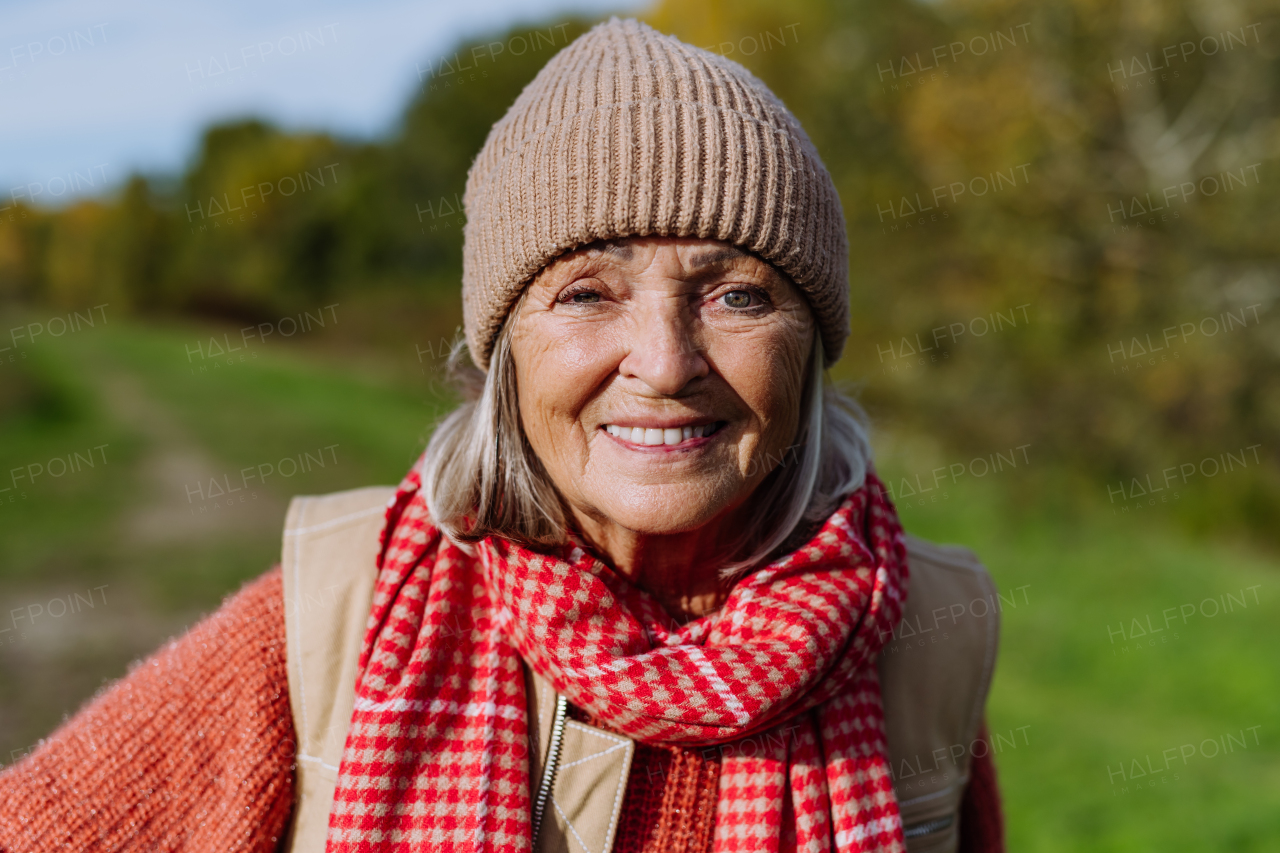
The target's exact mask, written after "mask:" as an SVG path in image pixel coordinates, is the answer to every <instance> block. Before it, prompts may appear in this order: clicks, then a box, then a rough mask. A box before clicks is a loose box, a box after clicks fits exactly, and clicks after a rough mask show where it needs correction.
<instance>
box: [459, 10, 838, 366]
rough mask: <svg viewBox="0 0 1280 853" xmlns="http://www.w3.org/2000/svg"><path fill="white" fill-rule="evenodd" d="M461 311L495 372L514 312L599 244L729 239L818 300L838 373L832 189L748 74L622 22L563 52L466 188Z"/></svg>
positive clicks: (514, 109) (796, 131) (796, 129)
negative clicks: (537, 278) (542, 283)
mask: <svg viewBox="0 0 1280 853" xmlns="http://www.w3.org/2000/svg"><path fill="white" fill-rule="evenodd" d="M463 202H464V204H465V206H466V214H467V224H466V230H465V232H464V234H465V238H464V245H463V253H462V304H463V317H464V320H465V324H466V333H467V344H468V346H469V347H470V350H471V357H472V358H473V359H474V360H475V362H476V364H477V365H479V366H480V367H481V368H485V369H487V367H488V363H489V355H490V353H492V351H493V345H494V341H495V340H496V338H497V336H498V331H499V330H500V329H501V328H502V323H503V321H504V320H505V319H506V316H507V313H508V312H509V311H510V309H511V306H512V303H514V302H515V300H516V298H517V297H518V296H519V295H520V291H521V290H522V289H523V288H524V285H525V284H527V283H528V281H529V280H530V279H531V278H532V277H533V276H534V275H535V274H536V273H537V272H538V271H539V270H540V269H541V268H542V267H543V266H545V265H546V264H547V263H548V262H549V261H550V260H551V259H552V258H554V257H555V256H557V255H559V254H561V253H563V252H567V251H570V250H572V249H575V248H577V247H579V246H582V245H585V244H587V243H590V242H593V241H595V240H607V239H611V238H615V237H630V236H649V235H662V236H672V237H701V238H710V239H716V240H722V241H724V242H726V243H730V244H732V245H735V246H738V247H740V248H743V249H746V250H747V251H750V252H753V253H755V254H756V255H758V256H760V257H761V258H764V259H765V260H767V261H769V262H770V263H772V264H773V265H774V266H776V267H778V268H779V269H780V270H782V271H783V272H785V273H787V274H788V275H789V276H790V277H791V279H792V280H793V281H794V282H795V283H796V284H797V285H798V286H799V287H800V288H801V290H802V291H803V292H804V293H805V294H806V295H807V297H808V299H809V304H810V306H811V307H812V309H813V312H814V315H815V317H816V318H817V322H818V327H819V330H820V332H821V334H822V343H823V349H824V352H825V355H826V363H827V364H832V363H834V362H835V361H836V359H838V358H839V357H840V351H841V350H842V349H843V347H844V341H845V338H846V336H847V335H848V333H849V316H848V314H849V293H848V263H849V259H848V242H847V238H846V236H845V230H844V215H843V213H842V212H841V209H840V198H839V196H838V195H837V194H836V188H835V184H834V183H832V180H831V176H830V175H829V174H828V173H827V170H826V168H825V167H824V166H823V165H822V161H821V160H820V159H819V158H818V152H817V150H816V149H815V148H814V147H813V143H811V142H810V141H809V138H808V136H806V135H805V132H804V131H803V130H802V129H801V127H800V124H799V122H797V121H796V119H795V116H793V115H791V113H790V112H788V111H787V108H786V107H785V106H783V104H782V102H781V101H779V100H778V98H777V97H776V96H775V95H774V94H773V93H772V92H770V91H769V89H768V88H767V87H766V86H765V85H764V83H762V82H761V81H760V80H758V79H756V77H755V76H753V75H752V74H751V72H749V71H747V69H745V68H743V67H742V66H741V65H739V64H738V63H736V62H733V61H731V60H729V59H725V58H724V57H722V56H717V55H716V54H713V53H708V52H707V51H705V50H701V49H699V48H696V47H692V46H690V45H687V44H685V43H683V42H681V41H679V40H678V39H676V38H674V37H672V36H666V35H663V34H661V33H659V32H657V31H656V30H654V29H652V28H651V27H649V26H646V25H645V24H642V23H640V22H639V21H634V20H625V21H623V20H618V19H617V18H613V19H611V20H609V21H608V22H606V23H603V24H600V25H598V26H597V27H595V28H594V29H592V30H591V31H590V32H588V33H585V34H584V35H582V36H581V37H580V38H578V39H577V40H576V41H574V42H573V43H572V44H570V45H568V46H567V47H565V49H564V50H562V51H560V53H558V54H556V56H555V57H553V58H552V59H551V61H550V62H548V63H547V65H546V67H544V68H543V69H542V71H540V72H539V73H538V76H537V77H535V78H534V80H533V82H532V83H530V84H529V85H528V86H527V87H526V88H525V90H524V91H523V92H522V93H521V94H520V96H519V97H518V98H516V101H515V103H514V104H512V106H511V109H509V110H508V111H507V114H506V115H505V116H503V117H502V119H501V120H500V121H499V122H498V123H497V124H495V125H494V126H493V130H491V131H490V132H489V138H488V139H487V140H486V141H485V144H484V148H482V149H481V151H480V154H479V156H477V157H476V161H475V163H474V164H473V165H472V167H471V172H470V174H469V175H468V176H467V190H466V196H465V198H464V200H463Z"/></svg>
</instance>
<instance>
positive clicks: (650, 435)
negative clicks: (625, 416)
mask: <svg viewBox="0 0 1280 853" xmlns="http://www.w3.org/2000/svg"><path fill="white" fill-rule="evenodd" d="M715 427H716V425H715V424H701V425H700V426H695V427H668V428H666V429H650V428H646V427H626V426H618V425H617V424H605V425H604V428H605V431H606V432H608V433H609V435H612V436H616V437H618V438H621V439H622V440H623V441H630V442H631V443H633V444H643V445H646V446H650V447H652V446H656V445H660V444H665V445H672V444H680V443H681V442H683V441H688V440H689V439H691V438H703V437H704V436H707V435H710V434H711V433H712V432H713V431H714V430H715Z"/></svg>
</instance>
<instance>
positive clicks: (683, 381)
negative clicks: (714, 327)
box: [618, 297, 711, 397]
mask: <svg viewBox="0 0 1280 853" xmlns="http://www.w3.org/2000/svg"><path fill="white" fill-rule="evenodd" d="M631 319H632V322H631V323H629V324H628V325H629V326H630V340H629V341H627V346H628V351H627V356H626V358H624V359H623V360H622V362H621V363H620V364H619V365H618V373H619V374H620V375H621V376H622V377H623V378H624V379H628V380H636V381H639V382H640V383H643V384H644V385H647V386H648V387H649V389H651V392H652V393H654V394H660V395H662V396H664V397H674V396H676V395H677V394H679V393H680V392H681V391H682V390H684V389H685V387H686V386H688V385H689V383H690V382H693V381H695V380H697V379H700V378H702V377H704V376H706V375H707V374H708V373H710V372H711V365H710V364H709V363H708V362H707V360H706V358H705V357H704V355H703V352H702V348H701V346H700V345H699V340H698V338H699V336H698V334H697V331H698V330H697V327H696V325H695V320H694V318H693V317H692V316H691V312H689V311H688V310H687V309H686V307H685V306H684V305H683V304H682V300H681V299H679V298H675V297H666V298H663V299H661V300H660V301H659V302H658V304H651V305H649V306H646V307H645V308H644V309H642V310H640V311H636V312H634V313H633V314H632V318H631Z"/></svg>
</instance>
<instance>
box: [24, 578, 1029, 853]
mask: <svg viewBox="0 0 1280 853" xmlns="http://www.w3.org/2000/svg"><path fill="white" fill-rule="evenodd" d="M283 598H284V595H283V587H282V582H281V575H280V569H279V567H277V568H274V569H272V570H271V571H270V572H268V573H267V574H265V575H263V576H262V577H261V578H258V579H257V580H255V581H253V582H252V583H250V584H248V585H247V586H245V588H244V589H242V590H241V591H240V592H239V593H237V594H235V595H234V596H232V597H231V598H229V599H228V600H227V601H226V603H225V604H224V605H223V606H222V608H221V609H219V610H218V611H217V612H216V613H214V614H213V615H212V616H210V617H209V618H208V619H205V620H204V621H203V622H201V623H200V624H198V625H197V626H196V627H194V628H192V629H191V630H190V631H189V632H188V633H187V634H186V635H184V636H183V637H181V638H180V639H178V640H174V641H171V642H170V643H169V644H168V645H166V646H165V647H164V648H162V649H161V650H160V651H158V652H156V654H154V655H152V656H151V657H150V658H148V659H147V660H145V661H143V662H142V663H141V664H140V665H138V666H137V667H136V668H134V669H133V670H132V671H131V672H130V673H129V674H128V675H126V676H125V677H124V678H122V679H121V680H120V681H118V682H117V683H116V684H115V685H113V686H112V687H111V688H109V689H108V690H106V691H105V692H103V693H101V694H100V695H98V696H97V697H95V698H94V699H93V700H92V701H90V703H89V704H88V705H86V706H85V707H84V708H83V709H82V710H81V711H80V712H79V713H78V714H77V715H76V716H75V718H74V719H72V720H71V721H70V722H68V723H66V724H65V725H63V726H62V727H61V728H59V729H58V730H57V731H56V732H54V733H53V735H51V736H50V737H49V738H48V739H46V740H45V741H43V742H42V744H41V745H40V746H39V748H37V749H36V750H35V751H34V752H32V753H31V755H29V756H27V757H26V758H24V759H22V761H20V762H19V763H17V764H16V765H14V766H13V767H10V768H9V769H8V770H6V771H5V772H3V773H0V853H45V851H75V853H88V852H89V851H93V853H98V851H102V853H106V852H107V851H137V853H143V851H145V853H154V851H193V853H194V852H195V851H200V853H205V851H218V853H230V852H231V851H253V853H258V852H259V851H261V853H270V851H275V850H277V849H278V848H279V847H280V845H281V843H282V841H283V839H284V835H285V831H286V827H287V825H288V821H289V816H290V813H291V811H292V809H293V785H294V774H293V755H294V751H295V743H294V731H293V717H292V714H291V712H290V709H289V690H288V680H287V678H288V677H287V670H286V667H285V627H284V609H283ZM704 755H705V753H700V752H698V751H695V750H681V749H672V748H663V747H645V746H643V745H641V746H640V747H639V748H638V749H637V752H636V760H635V762H634V763H633V765H632V770H631V776H630V777H629V779H628V784H627V794H626V800H625V803H624V813H623V817H622V823H621V825H620V826H619V838H618V842H617V844H616V845H615V847H616V850H617V851H618V853H632V851H663V853H710V851H711V840H712V832H713V829H714V819H715V809H714V802H715V799H714V798H715V783H716V780H717V779H718V778H719V769H720V768H719V765H718V761H715V760H708V759H707V758H705V757H704ZM1000 821H1001V818H1000V805H999V795H998V793H997V789H996V785H995V769H994V766H993V765H992V763H991V760H990V759H989V758H986V759H978V760H976V761H975V762H974V768H973V781H972V782H971V783H970V785H969V789H968V791H967V792H966V794H965V800H964V806H963V812H962V822H961V833H962V839H961V851H962V853H1002V851H1003V850H1004V844H1003V838H1002V827H1001V823H1000Z"/></svg>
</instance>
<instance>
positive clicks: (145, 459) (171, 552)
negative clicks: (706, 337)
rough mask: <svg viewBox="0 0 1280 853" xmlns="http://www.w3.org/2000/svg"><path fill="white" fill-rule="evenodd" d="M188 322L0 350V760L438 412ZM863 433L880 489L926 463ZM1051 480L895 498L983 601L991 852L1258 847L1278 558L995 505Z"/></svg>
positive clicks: (304, 357)
mask: <svg viewBox="0 0 1280 853" xmlns="http://www.w3.org/2000/svg"><path fill="white" fill-rule="evenodd" d="M214 333H215V330H213V329H210V328H206V327H195V326H190V327H179V326H156V325H146V324H139V323H127V322H125V321H120V320H113V321H112V323H111V324H109V325H106V326H102V327H98V328H93V329H85V330H82V331H81V332H78V333H76V334H74V335H68V336H66V337H64V338H61V339H59V340H57V341H48V342H42V343H41V344H40V345H39V346H33V347H31V348H29V349H28V350H25V351H23V353H17V354H15V353H5V354H3V356H0V357H2V358H3V359H5V360H4V361H3V363H0V462H2V463H3V471H4V472H8V473H5V474H4V475H3V477H4V479H3V481H0V488H4V487H8V488H9V491H5V492H0V762H2V763H4V764H8V763H10V761H11V760H13V759H14V758H16V757H18V756H20V755H21V754H22V752H23V751H24V750H25V749H27V748H29V746H30V745H31V744H33V743H34V742H35V741H36V740H37V739H39V738H40V737H41V736H43V735H45V734H47V733H48V732H49V731H50V730H51V729H52V728H53V727H54V726H55V725H56V724H57V723H58V721H59V720H60V719H61V718H62V717H63V716H64V715H65V714H69V713H72V712H74V710H75V709H76V708H77V707H78V706H79V704H80V703H81V702H83V700H84V699H85V698H86V697H88V696H89V695H91V694H92V693H93V692H94V691H95V690H96V689H98V687H99V686H101V684H103V683H104V682H106V681H109V680H111V679H114V678H117V677H119V676H120V675H121V674H123V673H124V672H125V670H126V668H127V666H128V663H129V662H130V661H131V660H133V659H136V658H138V657H140V656H144V655H146V654H147V653H149V652H150V651H151V650H152V649H154V648H155V647H156V646H158V645H159V644H160V643H161V642H162V641H163V640H164V639H165V638H167V637H169V636H172V635H174V634H176V633H180V632H181V631H182V630H183V629H184V628H185V626H187V625H189V624H190V623H191V622H192V621H193V620H194V619H196V618H198V617H199V616H200V615H201V614H203V613H206V612H208V611H210V610H211V609H212V608H214V607H216V606H217V604H218V602H219V601H220V600H221V598H222V597H223V596H224V595H225V594H227V593H229V592H231V591H233V590H234V589H236V588H237V587H238V585H239V584H240V583H242V582H243V581H244V580H246V579H248V578H251V577H254V576H256V575H257V574H259V573H261V572H262V571H264V570H265V569H266V568H267V567H268V566H269V565H270V564H271V563H272V562H273V561H274V560H275V559H276V557H277V555H278V552H279V532H280V526H281V523H282V520H283V515H284V510H285V506H286V505H287V500H288V498H289V497H290V496H291V495H293V494H300V493H317V492H325V491H332V490H336V489H341V488H348V487H354V486H361V485H369V484H373V483H388V484H392V483H395V482H396V481H397V480H398V479H399V478H400V476H401V475H402V474H403V473H404V471H405V470H406V469H407V467H408V465H409V464H410V463H411V462H412V461H413V459H414V458H415V456H416V454H417V453H418V451H419V450H420V448H421V446H422V443H423V441H424V439H425V437H426V434H427V430H428V429H429V425H430V423H431V422H432V420H433V419H434V418H435V417H436V416H437V415H438V414H439V413H440V412H441V411H442V408H443V406H444V405H445V402H444V401H443V399H442V397H441V395H440V393H439V390H438V385H436V384H435V383H434V382H433V381H432V379H433V374H432V370H431V367H432V362H431V360H430V359H428V360H425V361H424V359H422V357H421V348H418V349H416V350H415V348H414V347H406V348H404V352H403V357H400V356H399V355H398V353H399V350H396V349H394V348H388V349H387V350H386V351H385V352H383V353H382V354H369V353H358V352H356V351H347V350H341V351H335V350H334V349H333V348H332V347H328V348H325V347H323V346H322V344H323V340H322V339H319V338H317V340H316V341H314V342H303V343H301V344H295V345H293V346H288V347H286V346H280V345H277V346H262V345H259V346H257V347H256V348H246V349H244V350H241V351H237V352H236V353H234V354H233V355H232V356H231V357H230V359H229V360H228V359H227V358H226V357H223V358H221V359H213V358H208V357H193V356H191V355H190V351H191V349H192V348H193V347H195V346H196V345H197V344H207V342H208V339H209V338H210V337H211V336H212V335H213V334H214ZM222 333H223V331H222V330H221V329H218V330H216V334H217V335H219V336H221V335H222ZM233 334H234V333H233ZM219 339H220V340H221V338H220V337H219ZM422 343H423V345H426V342H425V341H424V342H422ZM10 356H13V357H12V358H11V357H10ZM215 365H216V366H215ZM202 367H203V368H204V369H203V370H201V369H200V368H202ZM877 442H878V447H879V448H880V451H881V452H880V460H881V461H880V466H881V470H882V471H883V472H884V473H885V475H886V478H888V479H892V478H893V477H894V476H899V475H905V474H906V473H907V472H911V471H917V470H929V469H930V466H931V465H933V464H934V463H936V462H937V460H936V459H933V458H928V459H926V457H931V456H936V451H934V450H932V449H929V446H928V445H925V444H922V443H917V444H914V445H913V444H912V443H910V442H908V441H907V440H905V439H904V438H903V437H901V436H892V435H888V434H886V435H884V436H880V437H879V438H878V439H877ZM76 454H79V456H77V455H76ZM95 454H96V455H95ZM68 458H69V460H70V461H69V463H68V464H67V466H66V467H65V468H62V467H61V465H60V463H59V462H57V461H55V460H59V459H62V460H67V459H68ZM922 459H926V461H927V462H928V463H929V464H923V463H922V461H921V460H922ZM86 460H89V461H92V462H93V464H92V466H90V465H89V462H88V461H86ZM943 461H944V462H945V461H946V460H943ZM37 468H38V469H39V470H37ZM58 470H62V471H63V473H61V474H59V475H56V476H55V475H54V473H53V472H55V471H58ZM15 471H16V472H17V473H16V477H17V479H15ZM286 472H288V473H286ZM1051 476H1053V469H1052V466H1050V465H1049V464H1048V463H1047V462H1045V461H1042V460H1037V462H1036V464H1032V465H1030V466H1028V467H1025V468H1020V469H1018V470H1017V471H1012V472H1005V473H1004V474H1002V475H1001V476H1000V477H991V478H987V479H981V480H979V479H973V478H970V479H969V480H968V481H962V482H960V483H956V484H951V485H949V486H947V488H946V489H945V490H939V493H937V494H938V497H939V500H937V501H933V502H931V501H924V502H923V505H921V502H920V501H918V500H904V501H902V502H901V505H900V509H901V513H902V517H903V521H904V523H905V525H906V527H907V529H908V530H910V531H912V532H914V533H917V534H919V535H922V536H925V537H927V538H932V539H936V540H943V541H950V542H959V543H963V544H965V545H968V546H969V547H971V548H973V549H974V550H975V551H977V553H978V554H979V555H980V556H981V557H982V559H983V560H984V562H986V564H987V565H988V566H989V567H990V569H991V571H992V574H993V575H994V576H995V578H996V581H997V583H998V584H999V585H1000V587H1001V588H1002V590H1003V591H1004V592H1005V600H1006V602H1008V603H1007V604H1006V606H1005V608H1004V612H1003V639H1002V646H1001V657H1000V661H999V665H998V668H997V673H996V679H995V685H994V688H993V692H992V696H991V700H990V704H989V707H988V716H989V721H990V727H991V730H992V732H993V734H1003V735H1004V740H1002V741H1000V742H1001V743H1002V744H1003V748H1002V749H1001V750H1000V752H999V754H998V755H997V763H998V767H999V771H1000V774H1001V783H1002V788H1003V792H1004V797H1005V807H1006V813H1007V819H1008V823H1009V837H1010V849H1012V850H1019V851H1021V850H1028V851H1059V850H1062V851H1067V850H1072V851H1074V850H1090V851H1130V850H1142V851H1145V850H1151V851H1183V850H1186V851H1202V850H1242V851H1243V850H1256V851H1262V850H1277V849H1280V802H1278V801H1280V654H1278V651H1280V642H1278V641H1277V640H1278V635H1277V631H1276V625H1277V623H1278V622H1280V618H1278V617H1280V606H1277V601H1280V562H1277V560H1276V559H1275V558H1274V557H1273V556H1272V557H1268V556H1265V555H1263V554H1261V553H1259V552H1258V551H1256V550H1252V549H1250V548H1249V547H1248V546H1247V545H1245V544H1241V543H1229V542H1228V543H1224V542H1205V541H1193V540H1190V539H1188V538H1186V537H1185V536H1184V535H1183V534H1180V533H1178V532H1177V531H1176V530H1175V529H1174V528H1173V526H1172V525H1171V524H1170V523H1169V520H1168V519H1167V518H1165V517H1163V516H1162V515H1161V514H1160V512H1159V509H1158V508H1157V509H1153V510H1151V511H1150V512H1149V513H1148V514H1146V515H1143V514H1141V513H1138V514H1124V515H1113V514H1111V512H1110V508H1109V507H1108V506H1106V505H1105V503H1104V501H1105V496H1104V498H1103V499H1102V500H1100V501H1099V502H1098V505H1097V506H1096V507H1090V506H1088V505H1087V504H1085V505H1082V504H1081V503H1080V502H1079V501H1074V502H1073V501H1066V500H1065V499H1064V500H1062V501H1053V502H1046V501H1044V500H1040V501H1035V502H1030V501H1028V500H1026V499H1025V497H1022V495H1024V494H1025V493H1026V490H1025V489H1024V488H1023V487H1024V486H1025V485H1026V483H1027V482H1028V479H1027V478H1048V477H1051ZM233 489H238V491H235V490H233ZM1049 504H1052V506H1050V505H1049ZM58 601H70V604H69V605H67V606H66V607H60V606H59V604H57V603H55V602H58ZM86 601H88V602H90V603H91V604H92V606H89V604H87V603H86ZM1015 604H1016V606H1014V605H1015ZM56 611H62V612H61V615H58V614H57V613H56ZM1170 611H1172V613H1173V617H1172V619H1170V617H1169V615H1168V614H1169V613H1170ZM1156 629H1163V630H1158V631H1157V630H1156ZM1011 744H1016V745H1011ZM1188 748H1189V749H1190V751H1188ZM1171 754H1172V756H1173V757H1172V758H1169V756H1170V755H1171Z"/></svg>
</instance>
